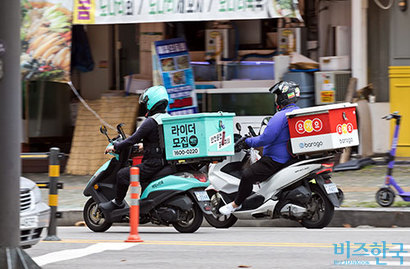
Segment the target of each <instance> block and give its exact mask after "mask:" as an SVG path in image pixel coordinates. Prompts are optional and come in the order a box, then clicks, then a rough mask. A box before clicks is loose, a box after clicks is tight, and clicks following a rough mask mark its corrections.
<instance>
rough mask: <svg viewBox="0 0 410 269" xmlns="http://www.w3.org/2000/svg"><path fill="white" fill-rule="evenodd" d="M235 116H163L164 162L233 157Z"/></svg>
mask: <svg viewBox="0 0 410 269" xmlns="http://www.w3.org/2000/svg"><path fill="white" fill-rule="evenodd" d="M234 116H235V114H234V113H223V112H218V113H197V114H191V115H180V116H172V117H165V118H163V119H162V124H163V130H164V143H165V157H166V159H167V160H171V161H172V160H185V159H192V158H205V159H208V160H209V159H211V158H213V157H215V156H230V155H233V154H234V141H233V134H234V133H233V117H234Z"/></svg>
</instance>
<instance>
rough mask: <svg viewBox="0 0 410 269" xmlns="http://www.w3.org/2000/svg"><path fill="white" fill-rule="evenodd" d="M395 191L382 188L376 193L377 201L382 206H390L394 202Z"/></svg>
mask: <svg viewBox="0 0 410 269" xmlns="http://www.w3.org/2000/svg"><path fill="white" fill-rule="evenodd" d="M394 196H396V195H395V194H394V191H393V190H392V189H390V188H381V189H380V190H378V191H377V193H376V202H377V203H378V204H379V205H380V206H382V207H389V206H391V205H392V204H393V203H394Z"/></svg>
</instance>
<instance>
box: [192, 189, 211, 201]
mask: <svg viewBox="0 0 410 269" xmlns="http://www.w3.org/2000/svg"><path fill="white" fill-rule="evenodd" d="M194 193H195V196H196V199H198V201H200V202H203V201H209V200H210V199H209V196H208V193H207V192H206V191H196V192H194Z"/></svg>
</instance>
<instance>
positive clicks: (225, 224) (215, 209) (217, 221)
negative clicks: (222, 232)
mask: <svg viewBox="0 0 410 269" xmlns="http://www.w3.org/2000/svg"><path fill="white" fill-rule="evenodd" d="M208 195H209V196H210V197H211V204H212V214H209V215H207V214H206V215H205V219H206V221H207V222H208V223H209V225H211V226H212V227H215V228H218V229H224V228H229V227H232V226H233V225H234V224H235V223H236V221H237V220H238V218H237V217H235V216H234V215H232V214H230V215H222V214H220V213H219V208H220V207H221V206H223V205H224V204H223V202H222V199H221V196H220V194H219V193H216V192H213V193H208Z"/></svg>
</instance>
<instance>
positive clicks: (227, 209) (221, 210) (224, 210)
mask: <svg viewBox="0 0 410 269" xmlns="http://www.w3.org/2000/svg"><path fill="white" fill-rule="evenodd" d="M241 208H242V205H240V206H238V207H233V205H232V203H229V204H227V205H224V206H223V207H221V208H219V213H221V214H223V215H230V214H232V213H233V212H235V211H236V210H239V209H241Z"/></svg>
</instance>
